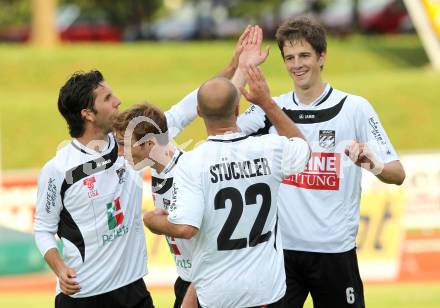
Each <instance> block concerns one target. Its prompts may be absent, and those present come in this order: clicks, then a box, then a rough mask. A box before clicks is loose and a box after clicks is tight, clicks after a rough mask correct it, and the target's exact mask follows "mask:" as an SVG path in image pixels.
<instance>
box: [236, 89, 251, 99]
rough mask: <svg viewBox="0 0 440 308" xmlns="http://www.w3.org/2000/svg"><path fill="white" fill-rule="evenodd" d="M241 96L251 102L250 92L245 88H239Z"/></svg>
mask: <svg viewBox="0 0 440 308" xmlns="http://www.w3.org/2000/svg"><path fill="white" fill-rule="evenodd" d="M239 89H240V92H241V94H242V95H243V96H244V97H245V98H246V100H248V101H250V100H251V99H250V96H249V92H248V91H246V89H245V88H244V87H239Z"/></svg>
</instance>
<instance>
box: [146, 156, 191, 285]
mask: <svg viewBox="0 0 440 308" xmlns="http://www.w3.org/2000/svg"><path fill="white" fill-rule="evenodd" d="M182 154H183V152H182V151H180V150H178V149H176V152H175V153H174V156H173V158H172V159H171V161H170V162H169V163H168V165H167V166H166V167H165V169H164V170H163V171H162V172H161V173H157V172H156V170H155V169H153V168H152V169H151V186H152V191H153V200H154V206H155V207H156V208H160V209H165V210H168V209H169V207H170V205H171V196H172V191H173V190H172V189H171V188H172V185H173V177H174V170H175V167H176V164H177V163H178V161H179V159H180V156H181V155H182ZM166 240H167V243H168V246H169V248H170V252H171V254H172V255H173V258H174V261H175V263H176V269H177V274H178V275H179V276H180V278H182V279H183V280H185V281H191V265H192V260H191V253H192V242H193V239H190V240H185V239H180V238H174V237H170V236H166Z"/></svg>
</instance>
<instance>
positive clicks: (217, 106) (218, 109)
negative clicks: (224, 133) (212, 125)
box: [197, 77, 240, 121]
mask: <svg viewBox="0 0 440 308" xmlns="http://www.w3.org/2000/svg"><path fill="white" fill-rule="evenodd" d="M239 100H240V95H239V92H238V90H237V88H236V87H235V86H234V85H233V84H232V83H231V81H229V79H226V78H223V77H216V78H213V79H210V80H208V81H206V82H205V83H204V84H202V86H201V87H200V88H199V91H198V92H197V104H198V107H199V113H200V116H201V117H202V118H204V119H205V120H216V121H218V120H227V119H230V118H231V117H232V116H233V115H234V114H235V110H236V107H237V105H238V102H239Z"/></svg>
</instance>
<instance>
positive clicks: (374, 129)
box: [368, 117, 387, 145]
mask: <svg viewBox="0 0 440 308" xmlns="http://www.w3.org/2000/svg"><path fill="white" fill-rule="evenodd" d="M368 124H370V127H371V134H372V135H373V136H374V139H376V141H377V143H379V144H381V145H386V144H387V143H386V141H385V139H384V138H383V137H382V134H381V133H380V131H379V121H377V120H376V119H375V118H374V117H371V118H369V119H368Z"/></svg>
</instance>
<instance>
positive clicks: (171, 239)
mask: <svg viewBox="0 0 440 308" xmlns="http://www.w3.org/2000/svg"><path fill="white" fill-rule="evenodd" d="M167 243H168V246H169V247H170V251H171V253H172V254H173V255H175V256H180V251H179V248H177V244H176V240H175V239H174V237H167Z"/></svg>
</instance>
